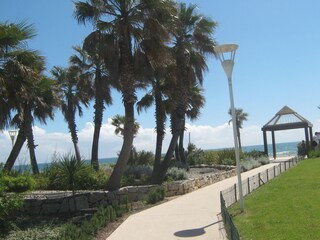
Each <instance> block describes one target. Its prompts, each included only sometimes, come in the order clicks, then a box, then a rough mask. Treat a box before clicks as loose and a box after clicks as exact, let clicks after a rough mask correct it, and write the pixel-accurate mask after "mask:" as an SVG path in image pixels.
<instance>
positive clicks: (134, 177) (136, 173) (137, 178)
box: [121, 165, 152, 186]
mask: <svg viewBox="0 0 320 240" xmlns="http://www.w3.org/2000/svg"><path fill="white" fill-rule="evenodd" d="M151 174H152V167H151V166H147V165H132V166H128V167H127V169H126V171H125V173H124V175H123V176H122V179H121V186H135V185H142V184H147V183H149V181H150V177H151Z"/></svg>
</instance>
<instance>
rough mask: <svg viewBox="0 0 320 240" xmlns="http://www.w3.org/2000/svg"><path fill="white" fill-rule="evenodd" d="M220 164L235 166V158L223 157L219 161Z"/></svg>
mask: <svg viewBox="0 0 320 240" xmlns="http://www.w3.org/2000/svg"><path fill="white" fill-rule="evenodd" d="M221 165H227V166H235V165H236V159H235V158H232V159H230V158H226V159H223V160H222V161H221Z"/></svg>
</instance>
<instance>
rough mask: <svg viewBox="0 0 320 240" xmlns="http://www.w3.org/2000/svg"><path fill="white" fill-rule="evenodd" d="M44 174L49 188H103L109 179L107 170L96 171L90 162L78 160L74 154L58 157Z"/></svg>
mask: <svg viewBox="0 0 320 240" xmlns="http://www.w3.org/2000/svg"><path fill="white" fill-rule="evenodd" d="M43 175H44V176H45V177H47V178H48V183H47V189H48V190H72V189H73V188H74V190H80V189H81V190H92V189H103V188H104V187H105V185H106V183H107V181H108V179H109V175H108V174H107V173H106V172H105V171H98V172H96V171H94V169H93V168H92V166H91V165H90V164H85V162H84V161H81V162H79V163H78V162H77V160H76V159H75V157H74V156H69V155H67V156H63V157H62V158H56V159H54V160H53V162H52V164H51V165H50V166H49V167H48V168H46V169H45V170H44V172H43Z"/></svg>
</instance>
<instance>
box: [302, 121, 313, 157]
mask: <svg viewBox="0 0 320 240" xmlns="http://www.w3.org/2000/svg"><path fill="white" fill-rule="evenodd" d="M304 134H305V137H306V148H307V152H309V145H310V142H309V136H308V135H309V134H308V127H305V128H304ZM311 137H312V135H310V139H311Z"/></svg>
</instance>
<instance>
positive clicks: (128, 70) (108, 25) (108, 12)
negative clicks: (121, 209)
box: [75, 0, 171, 190]
mask: <svg viewBox="0 0 320 240" xmlns="http://www.w3.org/2000/svg"><path fill="white" fill-rule="evenodd" d="M169 3H171V1H160V0H156V1H150V0H138V1H136V0H127V1H123V0H112V1H111V0H109V1H106V0H89V1H87V2H81V1H79V2H76V3H75V8H76V10H75V16H76V18H77V20H78V22H79V23H86V22H87V21H89V22H92V23H93V25H94V27H96V28H97V29H99V30H103V31H105V32H107V33H109V34H113V36H114V39H115V46H116V47H117V49H119V55H118V59H114V61H117V60H118V61H119V85H120V91H121V94H122V100H123V105H124V109H125V127H124V132H123V145H122V148H121V151H120V154H119V159H118V161H117V163H116V165H115V168H114V170H113V172H112V175H111V176H110V179H109V181H108V184H107V186H106V188H107V189H108V190H116V189H118V188H119V187H120V180H121V177H122V175H123V173H124V171H125V168H126V165H127V162H128V160H129V157H130V152H131V149H132V143H133V137H134V104H135V103H136V92H135V91H136V80H137V79H136V78H135V58H134V50H135V49H139V48H140V47H141V45H140V44H141V42H142V40H143V39H144V33H145V32H148V31H149V32H150V31H151V32H153V34H154V35H158V36H159V34H160V33H163V32H164V30H163V28H162V25H161V22H162V21H165V20H167V19H168V17H167V16H169V14H165V13H166V12H167V9H168V4H169ZM160 11H161V14H153V12H160ZM154 16H157V19H155V18H154ZM149 36H150V34H149ZM160 38H161V37H159V39H160Z"/></svg>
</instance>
